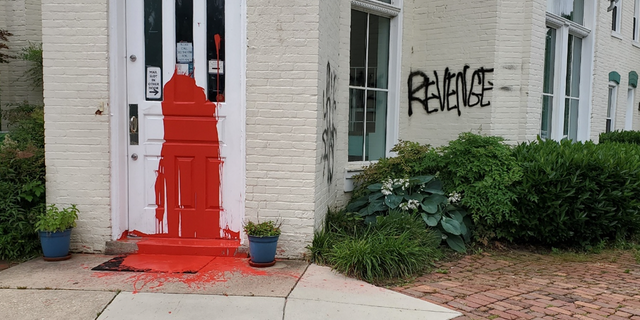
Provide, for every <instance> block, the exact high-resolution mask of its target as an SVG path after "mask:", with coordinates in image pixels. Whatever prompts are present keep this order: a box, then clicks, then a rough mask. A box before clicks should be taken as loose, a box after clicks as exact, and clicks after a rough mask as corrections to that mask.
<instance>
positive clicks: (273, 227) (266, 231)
mask: <svg viewBox="0 0 640 320" xmlns="http://www.w3.org/2000/svg"><path fill="white" fill-rule="evenodd" d="M280 225H281V223H277V222H274V221H264V222H260V223H254V222H253V221H249V222H247V224H245V225H244V232H246V233H247V235H250V236H254V237H275V236H279V235H280V232H281V231H280Z"/></svg>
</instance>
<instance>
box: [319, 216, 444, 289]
mask: <svg viewBox="0 0 640 320" xmlns="http://www.w3.org/2000/svg"><path fill="white" fill-rule="evenodd" d="M439 240H440V239H438V238H437V236H436V235H435V233H433V232H431V231H429V230H427V229H425V225H424V222H423V221H421V220H420V218H419V217H417V216H415V215H409V214H404V213H399V212H394V213H391V214H389V215H388V216H385V217H378V219H377V221H376V223H375V224H372V225H368V226H367V225H365V224H364V223H363V222H362V221H361V220H359V219H358V218H357V216H355V215H353V214H349V213H345V212H337V213H334V212H330V213H329V214H328V216H327V223H326V226H325V228H324V230H323V231H320V232H317V233H316V234H315V237H314V239H313V243H312V245H311V246H310V247H309V250H310V251H311V259H312V261H313V262H315V263H319V264H326V265H329V266H331V267H332V268H333V269H335V270H337V271H339V272H341V273H344V274H346V275H349V276H352V277H355V278H358V279H362V280H365V281H367V282H370V283H376V284H382V283H388V282H389V281H404V280H406V279H407V278H410V277H412V276H414V275H416V274H417V273H420V272H422V271H424V270H425V269H426V268H428V267H430V266H431V264H432V262H433V261H435V260H437V259H438V258H440V257H441V256H442V254H441V252H440V250H439V242H440V241H439Z"/></svg>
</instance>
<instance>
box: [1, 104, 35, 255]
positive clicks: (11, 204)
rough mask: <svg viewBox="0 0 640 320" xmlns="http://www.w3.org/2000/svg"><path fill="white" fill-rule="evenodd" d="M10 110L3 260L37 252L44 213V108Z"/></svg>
mask: <svg viewBox="0 0 640 320" xmlns="http://www.w3.org/2000/svg"><path fill="white" fill-rule="evenodd" d="M17 109H18V110H21V111H11V113H10V114H9V119H11V121H12V125H11V126H10V131H9V133H8V134H7V135H6V136H5V137H4V141H3V142H2V144H0V259H8V260H17V259H21V258H25V257H29V256H32V255H34V254H36V253H37V251H38V249H39V247H40V244H39V241H38V236H37V233H36V232H35V223H36V220H37V217H38V216H39V215H40V214H41V213H42V212H44V211H45V167H44V120H43V113H42V108H41V107H30V111H29V110H28V109H29V106H27V105H24V106H23V107H19V108H17Z"/></svg>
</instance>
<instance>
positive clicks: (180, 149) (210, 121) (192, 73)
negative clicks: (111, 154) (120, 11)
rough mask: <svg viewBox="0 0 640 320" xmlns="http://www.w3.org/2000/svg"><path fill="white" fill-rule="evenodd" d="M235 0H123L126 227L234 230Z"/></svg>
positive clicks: (238, 177)
mask: <svg viewBox="0 0 640 320" xmlns="http://www.w3.org/2000/svg"><path fill="white" fill-rule="evenodd" d="M242 3H243V1H238V0H206V1H205V0H162V1H159V0H127V1H126V29H127V57H128V59H127V60H128V62H127V99H128V108H129V111H128V113H127V114H128V121H129V146H128V155H129V160H128V164H129V165H128V179H129V219H128V223H129V225H128V231H129V234H130V235H131V234H138V235H141V234H142V235H158V236H165V237H180V238H199V239H215V238H228V239H238V238H239V235H240V230H241V228H242V219H243V217H244V192H245V191H244V132H243V131H244V119H243V117H244V112H243V110H242V108H244V106H243V101H242V85H241V81H242V78H241V74H242V73H243V72H244V70H242V61H241V57H242V56H244V55H243V54H242V53H241V51H240V50H243V49H244V48H243V47H242V38H241V35H242V32H241V30H242V25H241V21H243V20H242V19H241V14H242Z"/></svg>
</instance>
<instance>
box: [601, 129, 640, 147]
mask: <svg viewBox="0 0 640 320" xmlns="http://www.w3.org/2000/svg"><path fill="white" fill-rule="evenodd" d="M599 141H600V143H609V142H622V143H633V144H640V131H613V132H603V133H600V137H599Z"/></svg>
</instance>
